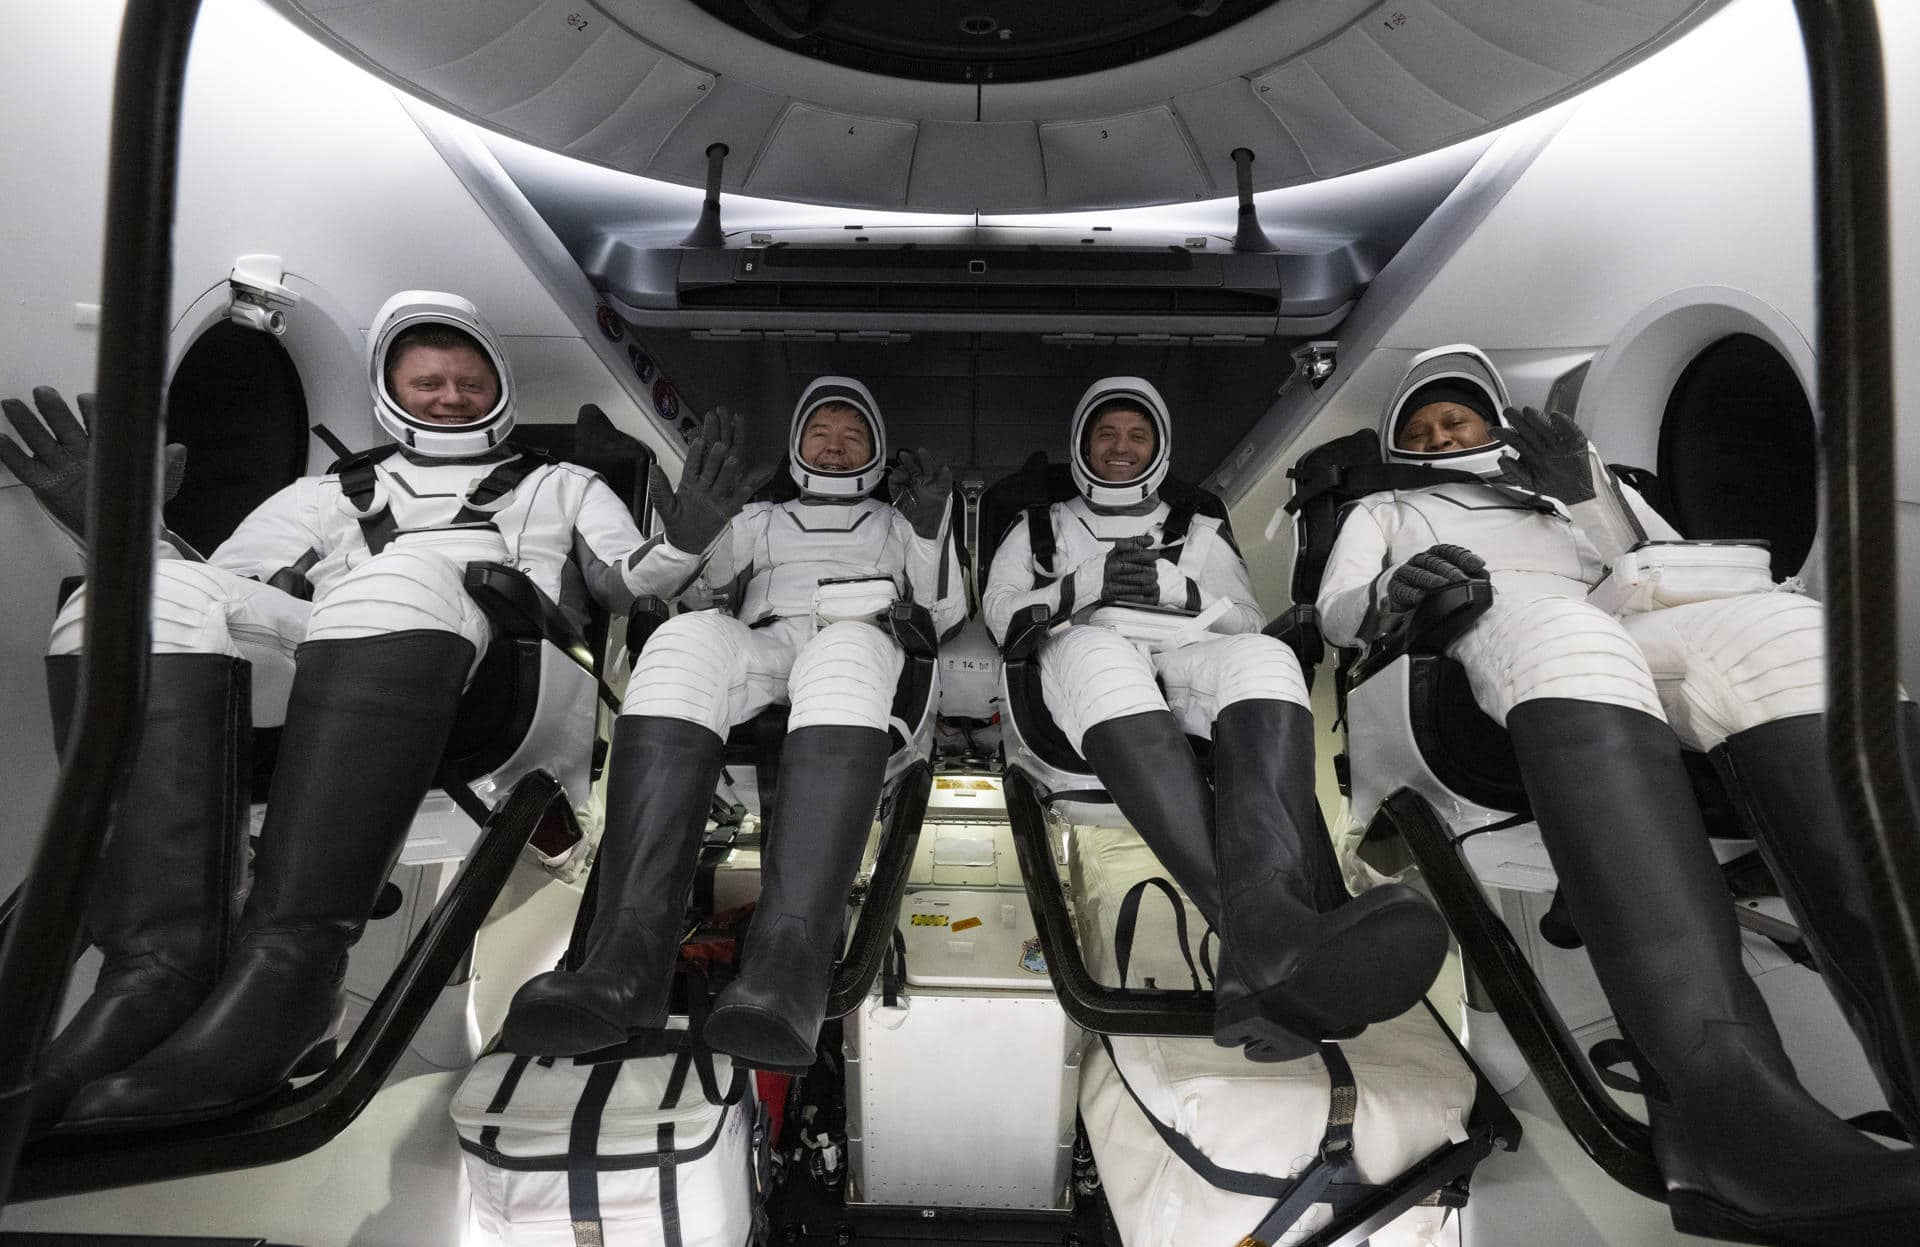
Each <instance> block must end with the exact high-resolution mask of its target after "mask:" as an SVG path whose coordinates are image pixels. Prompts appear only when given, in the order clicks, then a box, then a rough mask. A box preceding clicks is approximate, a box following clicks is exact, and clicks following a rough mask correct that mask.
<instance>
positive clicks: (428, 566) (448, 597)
mask: <svg viewBox="0 0 1920 1247" xmlns="http://www.w3.org/2000/svg"><path fill="white" fill-rule="evenodd" d="M464 571H465V568H464V567H463V566H461V565H458V564H455V563H454V562H452V561H451V560H449V559H447V558H445V557H444V556H442V555H439V554H436V553H433V552H431V551H427V550H409V549H405V548H402V547H398V546H396V547H391V548H389V549H386V550H383V551H382V552H380V553H379V554H376V555H374V556H373V557H372V558H370V559H368V560H367V561H366V562H364V563H362V564H361V565H360V566H358V567H356V568H354V569H353V570H352V571H349V572H347V573H346V574H345V575H343V576H341V577H340V578H339V579H337V580H335V581H333V582H332V583H331V584H329V585H328V586H327V587H326V589H325V590H324V591H323V592H322V593H321V594H320V595H319V596H318V597H316V598H315V599H314V602H313V613H312V615H311V616H310V617H309V622H308V625H307V639H308V640H309V641H344V640H354V639H357V638H360V637H372V636H384V635H386V634H388V633H392V632H414V631H419V630H422V629H430V630H435V631H440V632H452V633H454V634H456V635H458V636H463V637H465V638H466V639H467V640H468V641H470V642H472V643H473V650H474V663H475V664H476V665H478V663H479V661H480V656H481V655H482V654H484V653H485V652H486V649H487V642H488V640H489V639H490V635H491V629H490V627H489V625H488V623H487V617H486V615H484V614H483V613H481V610H480V607H479V605H478V604H477V603H476V602H475V601H474V600H473V598H471V597H470V596H468V594H467V590H466V586H465V585H464V584H462V583H461V578H462V575H463V573H464Z"/></svg>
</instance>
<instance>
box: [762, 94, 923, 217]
mask: <svg viewBox="0 0 1920 1247" xmlns="http://www.w3.org/2000/svg"><path fill="white" fill-rule="evenodd" d="M919 132H920V128H919V127H918V126H916V125H913V124H912V123H910V122H904V121H885V120H877V119H875V118H872V117H854V116H850V115H848V114H847V113H836V112H829V111H827V110H825V109H821V108H814V107H812V106H811V105H808V104H795V105H793V106H792V107H790V108H788V109H787V112H786V115H785V116H784V117H782V118H781V119H780V123H779V125H778V126H777V127H776V128H775V130H774V132H773V137H772V138H770V139H768V140H767V144H766V150H765V152H764V153H762V155H761V157H760V159H759V160H757V161H755V162H754V166H753V173H752V175H751V176H750V177H748V179H747V189H748V190H749V191H752V192H754V193H761V192H763V191H764V190H765V189H766V188H768V187H776V188H778V191H779V193H780V194H783V195H795V196H798V197H799V198H801V199H835V198H838V197H839V195H840V194H841V193H842V192H843V191H844V190H845V189H846V188H847V187H848V186H859V187H862V188H863V190H864V194H865V196H866V197H867V199H868V200H869V202H872V203H876V204H890V205H899V204H903V203H905V202H906V200H907V178H908V175H909V174H910V173H911V171H912V169H913V144H914V139H915V137H916V136H917V135H918V134H919Z"/></svg>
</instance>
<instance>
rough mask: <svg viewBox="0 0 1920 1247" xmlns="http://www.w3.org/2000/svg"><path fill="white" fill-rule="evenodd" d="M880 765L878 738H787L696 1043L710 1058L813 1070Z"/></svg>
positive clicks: (823, 732) (805, 731) (848, 732)
mask: <svg viewBox="0 0 1920 1247" xmlns="http://www.w3.org/2000/svg"><path fill="white" fill-rule="evenodd" d="M886 766H887V734H886V732H885V731H883V730H880V729H876V728H872V727H849V726H845V725H821V726H814V727H802V728H795V729H793V730H791V731H789V732H788V733H787V740H786V746H785V748H784V749H783V750H782V752H781V756H780V784H779V792H780V798H779V808H778V809H776V810H775V811H774V819H773V825H772V827H771V829H770V830H769V832H768V838H767V847H766V850H765V853H764V857H763V864H762V867H761V871H762V873H761V885H760V900H759V903H758V904H757V905H756V907H755V908H754V913H753V925H752V927H751V928H750V929H749V930H748V932H747V943H746V948H745V949H744V950H743V952H742V956H741V964H740V977H738V978H736V979H735V980H734V981H733V982H732V983H730V984H728V985H727V988H726V990H725V991H723V992H721V993H720V996H719V999H717V1000H716V1001H714V1006H713V1012H712V1014H711V1015H710V1016H709V1017H708V1018H707V1029H706V1038H707V1043H708V1044H709V1045H711V1046H712V1047H713V1048H715V1049H716V1050H718V1051H721V1052H725V1053H728V1054H729V1055H731V1056H733V1057H735V1058H736V1059H738V1060H740V1061H744V1062H745V1063H746V1064H748V1065H751V1066H754V1067H756V1068H762V1069H775V1070H785V1071H790V1072H791V1071H801V1072H804V1070H805V1069H806V1067H807V1066H809V1065H811V1064H812V1063H813V1054H814V1045H815V1044H816V1043H817V1042H818V1041H819V1038H820V1026H821V1023H822V1022H823V1021H824V1020H825V1017H826V1007H827V991H828V988H829V987H830V986H831V977H832V971H833V963H834V960H835V958H837V957H838V956H839V953H840V941H841V931H842V928H843V927H844V925H845V919H846V905H847V891H848V889H849V888H851V887H852V886H853V877H854V875H855V873H856V872H857V871H858V870H859V868H860V855H861V853H862V851H863V850H864V849H865V848H866V844H867V837H868V834H869V833H870V832H871V831H872V829H873V813H874V809H875V807H876V806H877V805H878V804H879V799H880V783H881V780H882V778H883V777H884V775H885V774H886Z"/></svg>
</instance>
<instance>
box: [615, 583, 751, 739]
mask: <svg viewBox="0 0 1920 1247" xmlns="http://www.w3.org/2000/svg"><path fill="white" fill-rule="evenodd" d="M751 635H752V634H751V632H750V630H749V629H748V628H747V626H746V625H745V624H743V623H741V622H740V621H739V620H737V619H734V618H732V617H731V616H728V615H721V614H717V613H715V612H713V611H696V612H694V613H692V614H687V615H675V616H674V617H673V618H671V619H669V620H667V621H666V622H665V623H663V624H661V625H660V627H659V629H658V630H657V631H655V632H654V634H653V635H652V636H651V637H648V638H647V644H646V647H645V648H643V649H642V650H641V651H640V657H639V659H638V661H636V662H635V663H634V665H633V674H632V675H631V676H630V677H629V678H628V680H627V695H626V698H625V699H624V701H623V702H622V704H621V707H620V713H622V714H645V715H653V716H656V717H660V718H668V719H685V720H686V721H687V722H689V723H698V724H699V725H700V726H702V727H704V728H707V729H709V730H710V731H712V732H713V733H714V734H715V735H716V736H719V737H721V738H722V739H725V737H726V735H727V731H728V729H729V728H731V727H732V726H733V723H732V714H731V711H732V707H733V703H734V701H735V700H736V693H737V691H738V689H739V687H740V686H741V685H743V684H744V683H745V681H746V667H747V661H746V646H747V642H748V641H749V639H750V638H751Z"/></svg>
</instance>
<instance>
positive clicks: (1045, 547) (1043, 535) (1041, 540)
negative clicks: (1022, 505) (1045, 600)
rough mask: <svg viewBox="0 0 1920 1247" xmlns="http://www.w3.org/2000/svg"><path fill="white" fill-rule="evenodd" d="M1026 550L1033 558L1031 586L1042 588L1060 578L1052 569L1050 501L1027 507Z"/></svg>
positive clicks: (1051, 511)
mask: <svg viewBox="0 0 1920 1247" xmlns="http://www.w3.org/2000/svg"><path fill="white" fill-rule="evenodd" d="M1026 515H1027V550H1028V553H1029V554H1030V555H1031V556H1032V560H1033V587H1034V588H1036V589H1044V588H1046V587H1047V586H1048V585H1050V584H1052V583H1053V582H1054V581H1056V580H1058V579H1060V577H1059V575H1058V574H1057V573H1056V572H1055V571H1054V569H1053V554H1054V542H1053V507H1052V505H1051V504H1050V503H1045V502H1043V503H1041V504H1040V505H1038V506H1032V507H1028V508H1027V511H1026Z"/></svg>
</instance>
